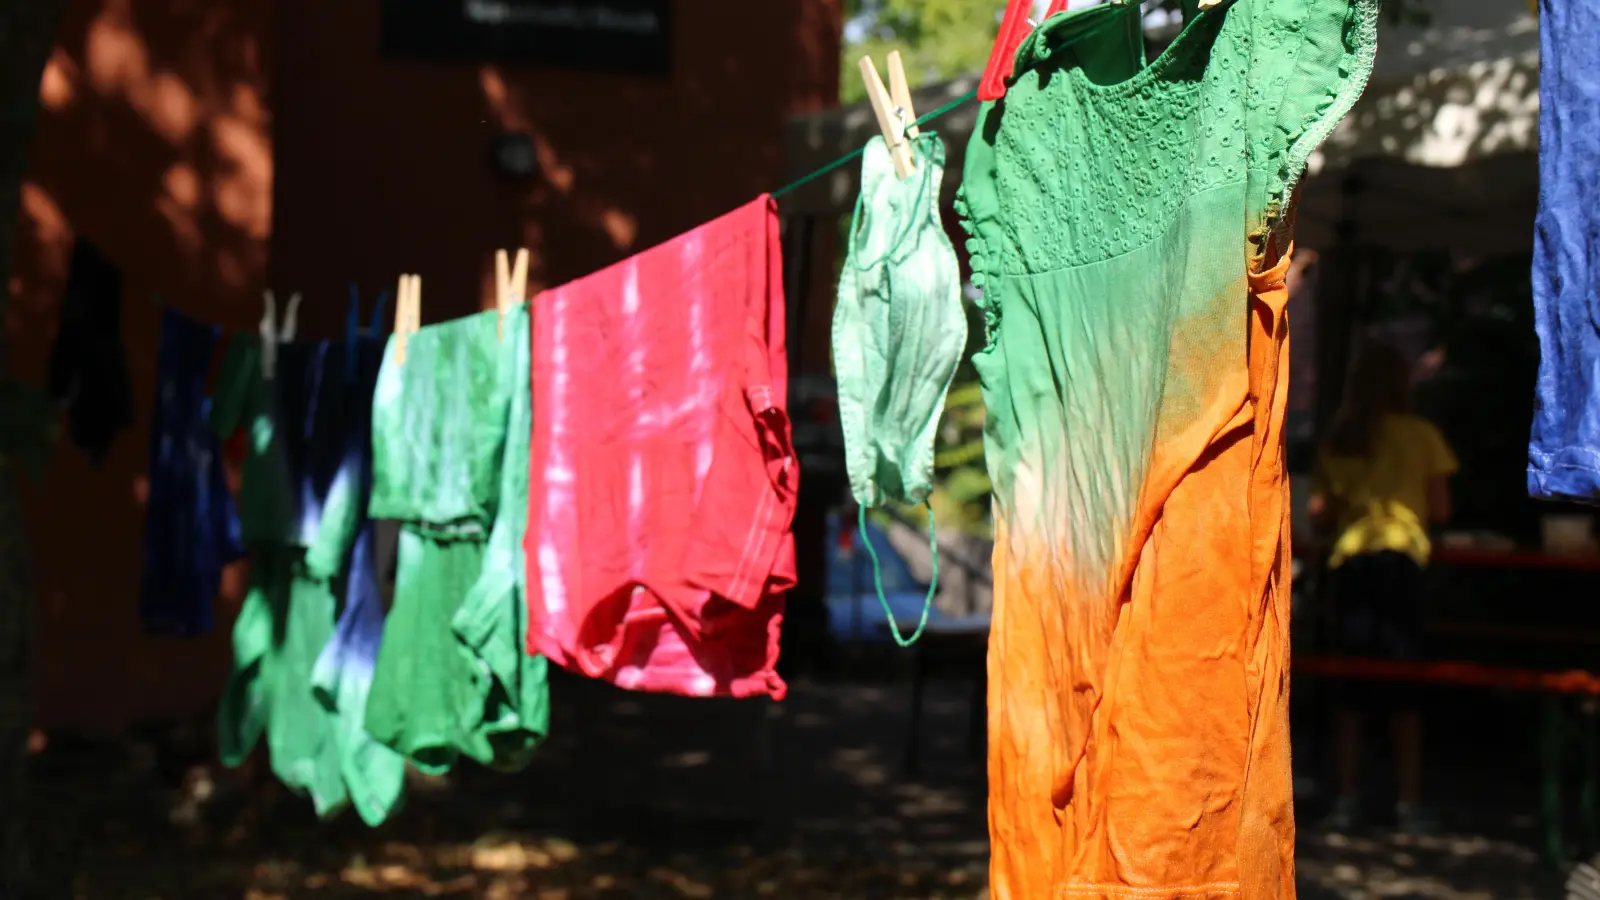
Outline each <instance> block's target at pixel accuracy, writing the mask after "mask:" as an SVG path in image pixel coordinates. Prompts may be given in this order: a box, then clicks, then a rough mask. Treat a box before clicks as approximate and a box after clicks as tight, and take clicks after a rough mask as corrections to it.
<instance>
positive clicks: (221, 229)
mask: <svg viewBox="0 0 1600 900" xmlns="http://www.w3.org/2000/svg"><path fill="white" fill-rule="evenodd" d="M269 8H270V5H269V4H268V3H267V2H266V0H243V2H233V3H202V4H197V3H190V2H184V0H137V2H135V0H74V2H72V3H71V4H70V12H69V15H68V20H67V23H66V26H65V28H64V29H63V31H62V34H61V36H60V39H59V42H58V45H57V47H56V50H55V51H54V53H53V54H52V56H51V58H50V61H49V63H48V64H47V66H46V69H45V72H44V78H43V81H42V84H41V89H40V101H41V113H40V121H39V134H38V139H37V141H36V143H35V146H34V149H33V166H32V170H31V172H30V174H29V177H28V179H27V182H26V185H25V187H24V190H23V203H22V222H21V227H20V229H19V237H18V241H19V246H18V255H17V260H18V265H17V269H16V277H15V279H14V280H13V283H12V285H11V286H10V287H11V291H12V296H13V303H12V309H11V312H12V315H11V317H10V321H9V322H8V325H9V326H10V329H11V333H12V337H13V348H14V353H13V365H14V367H15V374H17V375H18V376H20V377H22V378H25V379H28V380H42V379H43V377H44V372H45V369H46V366H47V360H48V354H49V349H50V345H51V343H52V341H53V340H54V338H55V330H56V320H57V316H58V314H59V304H60V301H61V297H62V292H63V290H64V288H65V284H66V277H67V265H68V261H69V259H70V255H71V249H72V244H73V241H74V240H75V239H77V238H78V237H80V236H81V237H84V238H87V239H88V240H89V241H91V242H93V243H94V244H95V245H97V246H98V247H99V248H100V249H101V250H102V251H103V252H105V253H106V255H107V256H109V257H110V258H111V259H112V260H113V261H114V262H115V263H116V264H117V265H118V266H120V267H121V269H122V271H123V283H124V297H125V307H124V321H123V336H124V340H125V343H126V345H127V348H128V360H129V367H130V374H131V377H132V383H133V388H132V389H133V397H134V401H135V417H136V424H135V427H134V428H133V429H132V430H131V431H128V432H124V433H123V434H121V435H120V436H119V437H118V439H117V441H116V443H115V444H114V445H113V448H112V453H111V455H110V457H109V458H108V459H107V460H106V462H105V463H104V464H102V465H100V466H92V465H90V464H89V462H88V461H87V458H86V457H85V456H84V454H83V453H82V452H81V451H79V450H78V449H77V448H76V447H74V446H72V445H71V444H70V443H68V442H66V441H63V442H62V444H61V445H60V446H59V447H58V448H57V452H56V454H55V457H54V461H53V463H52V465H51V466H50V469H49V471H48V473H47V475H46V478H45V479H44V481H43V482H42V483H40V484H36V485H32V486H30V487H29V488H28V489H27V496H28V500H29V504H28V536H29V539H30V541H31V542H32V545H33V549H34V555H35V558H36V572H35V575H36V579H35V580H36V585H37V599H38V603H39V617H38V628H39V640H40V644H39V647H38V666H39V669H38V680H37V692H38V698H39V701H40V704H39V715H40V718H41V724H43V725H45V726H47V727H50V726H57V725H69V726H86V727H96V728H109V727H116V726H117V725H119V724H122V723H125V722H128V721H133V720H138V719H149V718H161V717H167V716H177V715H188V714H192V713H194V712H196V711H198V710H200V709H203V708H204V707H205V706H206V705H207V704H209V703H210V702H212V701H213V700H214V698H215V696H216V694H217V692H218V690H219V688H220V685H221V681H222V678H223V676H224V674H225V671H226V665H227V659H228V649H227V646H228V645H227V640H226V632H227V628H228V627H230V626H231V621H232V615H233V611H234V610H235V609H236V607H237V602H238V597H239V596H240V595H241V589H242V587H243V584H242V576H243V575H244V572H243V571H242V568H241V569H236V570H235V571H232V572H230V573H229V578H228V582H227V584H226V585H225V590H224V597H223V599H222V600H221V602H220V606H219V613H220V615H219V624H218V631H217V633H215V634H213V635H212V636H210V637H208V638H205V639H200V640H184V639H166V638H163V639H155V638H148V637H145V636H144V635H143V634H142V633H141V629H140V626H139V623H138V617H137V610H138V596H137V592H138V585H139V575H140V571H141V567H142V559H141V553H142V541H143V531H144V528H143V516H144V499H145V496H146V495H147V492H148V484H147V483H146V481H145V478H144V473H145V469H146V462H147V441H148V432H147V430H146V429H147V428H148V425H149V417H150V409H151V403H152V401H153V398H154V394H155V371H156V348H157V341H158V327H159V320H160V306H159V304H160V303H162V302H166V303H171V304H173V305H175V306H177V307H178V308H180V309H183V310H185V311H187V312H189V313H191V314H193V315H195V316H197V317H202V318H205V319H208V320H210V321H214V322H219V323H224V324H228V325H231V326H234V327H249V326H250V325H251V324H252V321H251V320H252V319H253V318H254V317H255V316H256V315H258V314H259V313H258V311H257V309H256V304H257V302H258V301H256V300H255V299H254V298H257V297H259V291H260V288H261V286H262V282H263V277H264V274H265V269H266V262H267V249H268V246H267V243H268V238H269V236H270V234H271V230H272V179H273V157H272V136H271V119H270V116H269V114H268V109H269V98H268V96H267V94H268V88H269V85H270V69H269V61H270V60H269V56H270V49H271V47H270V44H271V37H272V35H273V31H272V19H271V16H270V15H269ZM157 298H159V300H158V299H157ZM230 598H231V599H230Z"/></svg>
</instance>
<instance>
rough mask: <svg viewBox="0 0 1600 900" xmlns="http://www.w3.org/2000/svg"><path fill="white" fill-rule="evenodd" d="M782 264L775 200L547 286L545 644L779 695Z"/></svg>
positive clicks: (542, 331)
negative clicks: (549, 288) (564, 282)
mask: <svg viewBox="0 0 1600 900" xmlns="http://www.w3.org/2000/svg"><path fill="white" fill-rule="evenodd" d="M781 266H782V262H781V255H780V252H779V245H778V225H777V215H776V210H775V207H774V205H773V202H772V200H771V198H770V197H765V196H763V197H761V198H760V199H758V200H756V201H755V202H753V203H750V204H748V205H746V206H744V207H742V208H740V209H738V210H736V211H734V212H732V213H729V214H727V215H725V216H723V217H721V218H719V219H716V220H714V221H712V222H710V223H708V224H706V225H703V226H701V227H700V228H697V229H695V230H694V231H691V232H689V233H687V234H684V235H682V236H680V237H677V238H674V239H673V240H671V241H668V242H667V243H665V244H662V245H660V246H658V247H655V248H653V249H651V250H647V251H645V252H644V253H641V254H639V255H637V256H635V257H633V258H631V259H628V260H626V261H624V262H622V263H619V264H617V265H614V266H612V267H610V268H608V269H604V270H602V271H600V272H598V273H596V274H594V275H590V276H588V277H586V278H583V279H580V280H578V281H575V282H573V283H571V284H568V285H566V286H564V287H560V288H557V289H555V290H552V291H548V292H546V293H545V294H543V295H541V296H540V297H539V298H537V300H536V303H537V304H538V315H537V316H536V317H535V319H534V339H533V442H532V447H531V452H530V454H529V458H530V461H531V466H532V468H531V469H530V472H529V478H528V480H529V484H528V497H529V506H528V523H527V540H526V544H525V549H526V553H527V566H528V576H527V592H528V607H529V631H528V647H529V649H530V650H532V651H536V652H539V653H542V654H544V655H545V656H547V657H549V658H550V659H551V661H553V662H555V663H557V664H559V665H562V666H564V667H566V668H569V669H572V670H574V671H577V672H581V673H583V674H586V675H588V676H590V677H592V678H599V679H604V680H606V681H610V682H612V683H615V684H617V685H619V686H621V687H624V688H629V689H637V690H646V691H661V692H669V693H677V694H686V695H692V696H710V695H714V694H720V695H732V696H736V697H749V696H756V695H763V694H765V695H770V696H772V697H774V698H781V697H782V696H783V694H784V691H785V687H784V684H783V681H782V680H781V679H780V678H779V677H778V674H777V672H776V670H775V666H776V663H777V656H778V625H779V621H780V620H781V618H782V613H783V596H784V592H785V591H787V590H788V589H789V588H790V587H792V586H793V585H794V579H795V563H794V542H793V538H792V536H791V534H790V532H789V528H790V524H791V522H792V520H793V516H794V507H795V491H796V487H797V484H798V476H799V472H798V467H797V463H796V460H795V455H794V451H793V448H792V446H791V442H790V434H789V419H788V414H787V412H786V396H787V368H788V364H787V360H786V358H785V347H784V331H783V326H784V309H783V293H782V291H783V288H782V284H783V281H782V268H781Z"/></svg>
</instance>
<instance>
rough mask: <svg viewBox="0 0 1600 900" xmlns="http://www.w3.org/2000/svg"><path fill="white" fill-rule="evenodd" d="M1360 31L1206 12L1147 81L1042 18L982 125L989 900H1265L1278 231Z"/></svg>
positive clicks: (1272, 733)
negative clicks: (988, 482)
mask: <svg viewBox="0 0 1600 900" xmlns="http://www.w3.org/2000/svg"><path fill="white" fill-rule="evenodd" d="M1375 12H1376V2H1375V0H1233V2H1224V3H1223V4H1222V5H1220V6H1219V7H1216V8H1213V9H1211V10H1208V11H1205V12H1200V13H1198V14H1196V15H1194V16H1192V17H1191V20H1190V22H1189V24H1188V26H1187V27H1186V29H1185V31H1184V33H1183V34H1182V35H1181V36H1180V37H1179V38H1178V39H1177V41H1176V42H1175V43H1174V44H1173V45H1172V46H1171V47H1170V48H1169V49H1168V50H1167V51H1166V53H1165V54H1164V55H1163V56H1162V57H1161V58H1160V59H1158V60H1156V61H1154V62H1153V63H1150V64H1148V65H1146V64H1145V61H1144V60H1143V59H1142V49H1141V48H1142V44H1141V43H1140V42H1139V40H1138V8H1137V5H1134V4H1130V5H1129V6H1127V7H1112V6H1104V7H1094V8H1090V9H1087V10H1083V11H1079V12H1076V13H1067V14H1063V15H1059V16H1056V17H1053V18H1051V19H1050V20H1048V21H1047V22H1046V23H1044V25H1042V26H1041V27H1040V29H1039V30H1038V31H1036V32H1035V33H1034V34H1033V35H1032V36H1031V37H1030V38H1029V39H1028V41H1027V42H1025V43H1024V44H1023V46H1022V48H1021V49H1020V50H1019V52H1018V57H1017V65H1016V72H1017V74H1016V75H1015V76H1014V78H1013V81H1012V84H1011V86H1010V88H1009V90H1008V91H1007V93H1006V96H1005V98H1004V99H1003V100H1002V101H1000V102H998V103H994V104H987V105H985V107H984V110H983V113H982V115H981V116H980V120H979V123H978V128H977V131H976V133H975V136H974V138H973V142H972V145H971V148H970V149H969V151H968V157H967V164H966V173H965V179H964V183H963V187H962V193H961V197H960V199H959V201H958V205H959V207H960V209H961V211H962V214H963V218H964V220H965V221H966V224H967V227H968V230H969V232H970V233H971V235H972V240H971V242H970V247H971V249H972V255H973V260H974V263H973V266H974V270H975V272H976V273H977V276H978V280H980V282H981V286H982V287H983V290H984V301H983V303H984V307H985V312H986V313H987V316H988V325H989V335H988V337H989V340H988V346H987V347H986V348H985V349H984V350H983V351H982V352H981V353H979V354H978V355H977V357H975V359H974V363H975V365H976V366H977V368H978V371H979V375H980V377H981V378H982V380H983V388H984V393H985V399H986V403H987V406H988V422H987V426H986V429H987V432H986V443H987V451H988V458H989V466H990V471H991V475H992V477H993V480H994V483H995V503H996V509H995V518H996V523H997V526H996V527H997V545H996V550H995V580H996V585H995V601H994V625H993V632H992V636H991V639H990V646H989V731H990V734H989V791H990V800H989V823H990V835H991V839H992V841H991V843H992V855H993V856H992V863H991V887H992V892H993V896H994V898H995V900H1036V898H1091V897H1093V898H1138V900H1192V898H1223V897H1227V898H1233V897H1243V898H1249V900H1287V898H1292V897H1293V896H1294V892H1295V888H1294V858H1293V853H1294V816H1293V808H1292V807H1293V786H1292V777H1291V773H1290V764H1289V732H1288V655H1289V622H1288V619H1289V570H1288V565H1289V548H1288V541H1289V525H1288V515H1289V508H1288V493H1287V491H1288V486H1287V480H1286V477H1285V473H1284V468H1283V466H1284V461H1283V419H1284V409H1285V405H1286V400H1287V388H1288V385H1287V377H1288V357H1287V354H1288V322H1287V318H1286V311H1285V301H1286V298H1287V289H1286V287H1285V284H1284V279H1285V275H1286V273H1287V270H1288V266H1289V259H1288V253H1287V248H1288V246H1289V242H1290V238H1291V231H1292V228H1291V224H1290V221H1291V218H1292V217H1291V216H1289V215H1287V214H1286V213H1287V212H1288V211H1289V210H1290V208H1291V207H1292V202H1291V198H1292V196H1293V188H1294V185H1295V182H1296V180H1297V178H1298V176H1299V174H1300V171H1301V170H1302V169H1303V168H1304V165H1305V161H1306V158H1307V157H1308V156H1309V154H1310V152H1311V150H1312V149H1313V148H1314V147H1315V146H1316V144H1317V143H1318V142H1320V141H1321V140H1322V139H1323V138H1324V137H1325V136H1326V135H1327V133H1328V132H1329V131H1330V130H1331V129H1332V127H1333V125H1334V124H1335V123H1337V121H1338V120H1339V119H1340V118H1341V117H1342V116H1343V115H1344V114H1345V112H1346V111H1348V109H1349V107H1350V105H1351V104H1352V103H1353V102H1354V100H1355V98H1356V96H1357V95H1359V93H1360V91H1361V88H1362V86H1363V85H1364V82H1365V78H1366V75H1367V73H1368V71H1369V70H1370V66H1371V54H1372V49H1373V47H1372V45H1373V35H1374V32H1375V18H1374V17H1375ZM1275 249H1282V250H1284V251H1285V252H1284V253H1283V254H1282V257H1281V258H1279V256H1278V254H1277V253H1275V252H1274V251H1275Z"/></svg>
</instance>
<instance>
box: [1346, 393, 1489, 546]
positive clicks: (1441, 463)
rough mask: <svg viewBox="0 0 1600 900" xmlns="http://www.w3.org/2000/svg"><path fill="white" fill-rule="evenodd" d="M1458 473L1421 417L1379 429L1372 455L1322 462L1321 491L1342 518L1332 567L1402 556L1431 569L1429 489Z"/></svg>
mask: <svg viewBox="0 0 1600 900" xmlns="http://www.w3.org/2000/svg"><path fill="white" fill-rule="evenodd" d="M1458 468H1459V464H1458V463H1457V462H1456V455H1455V453H1454V452H1452V451H1451V449H1450V445H1449V443H1447V442H1446V441H1445V439H1444V435H1443V434H1440V433H1439V429H1438V428H1436V427H1434V425H1433V423H1431V422H1429V421H1427V420H1426V419H1421V418H1418V417H1416V416H1404V415H1392V416H1389V417H1388V418H1386V419H1385V420H1384V422H1383V426H1382V428H1381V429H1380V430H1379V432H1378V435H1377V439H1376V442H1375V446H1374V448H1373V453H1372V454H1371V455H1370V456H1366V457H1336V456H1333V455H1332V454H1331V453H1330V452H1329V451H1328V450H1327V449H1326V448H1324V450H1323V452H1322V456H1321V458H1320V459H1319V460H1318V466H1317V489H1318V490H1319V491H1320V492H1321V493H1322V494H1323V496H1325V497H1326V498H1327V500H1328V502H1329V503H1330V505H1331V509H1332V510H1333V512H1334V514H1335V515H1336V517H1337V522H1338V537H1337V538H1336V539H1335V541H1334V544H1333V553H1332V555H1331V556H1330V557H1329V559H1328V565H1329V566H1330V567H1333V568H1337V567H1338V566H1339V565H1340V564H1341V563H1343V562H1344V561H1345V560H1346V559H1348V558H1350V557H1352V556H1355V555H1357V554H1360V553H1381V552H1383V551H1385V550H1392V551H1397V552H1400V553H1404V554H1406V555H1407V556H1410V557H1411V558H1412V559H1414V560H1416V561H1417V564H1418V565H1424V566H1425V565H1427V564H1428V556H1429V554H1430V553H1431V552H1432V549H1433V548H1432V545H1431V544H1430V542H1429V541H1428V484H1429V482H1430V481H1432V480H1433V479H1434V478H1436V477H1438V476H1440V475H1453V474H1455V472H1456V470H1457V469H1458Z"/></svg>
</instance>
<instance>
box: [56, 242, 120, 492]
mask: <svg viewBox="0 0 1600 900" xmlns="http://www.w3.org/2000/svg"><path fill="white" fill-rule="evenodd" d="M50 396H51V397H52V399H54V400H55V401H56V403H58V404H60V405H61V406H62V407H64V408H65V409H66V411H67V421H68V422H69V423H70V426H71V427H70V433H71V435H72V440H73V442H74V443H76V444H77V445H78V446H79V447H80V448H82V449H83V450H84V452H86V453H87V454H89V459H90V460H91V461H93V462H95V463H96V464H98V463H101V462H104V461H105V458H106V454H108V453H109V452H111V443H112V441H114V440H115V439H116V436H117V434H118V433H119V432H121V431H122V430H123V429H125V428H127V427H129V426H130V425H132V424H133V389H132V388H131V387H130V386H129V383H128V359H127V354H126V353H125V352H124V351H123V347H122V271H121V270H120V269H118V268H117V267H116V265H115V264H113V263H112V262H111V261H110V260H108V259H106V258H105V257H104V256H103V255H101V253H100V251H99V250H97V249H96V248H95V247H94V245H93V244H90V243H89V242H88V241H86V240H84V239H82V238H79V239H78V243H77V245H76V246H75V247H74V248H73V250H72V264H71V268H70V274H68V276H67V294H66V298H65V299H64V300H63V301H62V303H61V324H60V327H59V328H58V329H57V330H56V342H55V345H54V346H53V347H51V349H50Z"/></svg>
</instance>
